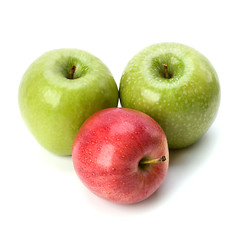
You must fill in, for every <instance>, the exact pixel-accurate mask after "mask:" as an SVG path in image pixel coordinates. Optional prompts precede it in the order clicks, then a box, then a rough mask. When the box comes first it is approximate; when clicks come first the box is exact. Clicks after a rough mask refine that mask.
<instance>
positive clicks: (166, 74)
mask: <svg viewBox="0 0 240 240" xmlns="http://www.w3.org/2000/svg"><path fill="white" fill-rule="evenodd" d="M163 67H164V72H163V74H164V77H165V78H168V79H169V78H171V76H170V74H169V72H168V66H167V64H163Z"/></svg>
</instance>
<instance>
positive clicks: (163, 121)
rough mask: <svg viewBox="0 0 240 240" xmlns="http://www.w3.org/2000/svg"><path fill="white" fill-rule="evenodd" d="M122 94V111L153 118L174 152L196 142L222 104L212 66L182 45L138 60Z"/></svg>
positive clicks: (147, 52)
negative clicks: (130, 110) (123, 109)
mask: <svg viewBox="0 0 240 240" xmlns="http://www.w3.org/2000/svg"><path fill="white" fill-rule="evenodd" d="M119 92H120V101H121V106H122V107H126V108H132V109H136V110H139V111H142V112H144V113H147V114H148V115H150V116H151V117H152V118H154V119H155V120H156V121H157V122H158V123H159V124H160V125H161V127H162V128H163V130H164V132H165V134H166V136H167V140H168V145H169V148H171V149H177V148H183V147H187V146H189V145H191V144H193V143H194V142H196V141H197V140H198V139H199V138H200V137H201V136H202V135H203V134H204V133H205V132H206V131H207V130H208V129H209V127H210V126H211V124H212V123H213V121H214V119H215V117H216V115H217V111H218V108H219V103H220V85H219V80H218V76H217V73H216V71H215V70H214V68H213V66H212V65H211V63H210V62H209V60H208V59H207V58H206V57H204V56H203V55H202V54H201V53H199V52H198V51H196V50H195V49H193V48H191V47H189V46H186V45H183V44H179V43H159V44H154V45H151V46H149V47H147V48H145V49H143V50H142V51H140V52H139V53H138V54H136V55H135V56H134V57H133V58H132V59H131V60H130V61H129V63H128V65H127V66H126V68H125V70H124V72H123V75H122V77H121V81H120V89H119Z"/></svg>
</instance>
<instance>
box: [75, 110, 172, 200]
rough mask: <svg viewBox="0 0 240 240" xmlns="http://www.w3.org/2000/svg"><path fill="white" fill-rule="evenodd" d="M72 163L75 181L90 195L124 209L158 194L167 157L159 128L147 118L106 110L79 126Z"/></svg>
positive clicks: (138, 114) (143, 114)
mask: <svg viewBox="0 0 240 240" xmlns="http://www.w3.org/2000/svg"><path fill="white" fill-rule="evenodd" d="M72 159H73V165H74V169H75V171H76V173H77V175H78V176H79V178H80V179H81V180H82V182H83V183H84V184H85V185H86V186H87V187H88V188H89V189H90V190H91V191H92V192H93V193H94V194H96V195H98V196H99V197H102V198H104V199H107V200H109V201H112V202H115V203H122V204H130V203H136V202H140V201H142V200H144V199H146V198H148V197H149V196H150V195H152V194H153V193H154V192H155V191H156V190H157V189H158V188H159V186H160V185H161V183H162V182H163V180H164V178H165V176H166V174H167V171H168V165H169V152H168V144H167V139H166V136H165V134H164V132H163V130H162V128H161V127H160V125H159V124H158V123H157V122H156V121H154V120H153V119H152V118H151V117H149V116H148V115H146V114H145V113H142V112H140V111H136V110H132V109H124V108H109V109H104V110H101V111H99V112H97V113H95V114H93V115H92V116H91V117H90V118H88V119H87V120H86V121H85V122H84V124H83V125H82V126H81V128H80V130H79V132H78V134H77V136H76V138H75V140H74V144H73V152H72Z"/></svg>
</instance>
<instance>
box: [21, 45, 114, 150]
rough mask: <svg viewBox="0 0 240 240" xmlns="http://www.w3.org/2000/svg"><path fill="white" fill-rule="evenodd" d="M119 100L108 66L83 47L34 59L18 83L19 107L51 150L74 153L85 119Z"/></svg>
mask: <svg viewBox="0 0 240 240" xmlns="http://www.w3.org/2000/svg"><path fill="white" fill-rule="evenodd" d="M117 104H118V89H117V85H116V82H115V81H114V79H113V76H112V74H111V72H110V71H109V69H108V68H107V67H106V66H105V65H104V63H103V62H102V61H100V60H99V59H98V58H96V57H95V56H93V55H91V54H90V53H88V52H85V51H82V50H78V49H56V50H52V51H49V52H47V53H45V54H43V55H42V56H40V57H39V58H38V59H37V60H35V61H34V62H33V63H32V64H31V65H30V67H29V68H28V69H27V71H26V72H25V74H24V76H23V78H22V81H21V84H20V87H19V107H20V111H21V114H22V117H23V119H24V121H25V123H26V124H27V126H28V128H29V130H30V132H31V133H32V134H33V136H34V137H35V138H36V139H37V141H38V142H39V143H40V144H41V145H42V146H43V147H44V148H46V149H47V150H49V151H51V152H53V153H55V154H58V155H71V154H72V144H73V140H74V138H75V135H76V134H77V132H78V130H79V128H80V126H81V125H82V123H83V122H84V121H85V120H86V119H87V118H88V117H89V116H90V115H92V114H93V113H95V112H97V111H99V110H101V109H105V108H110V107H116V106H117Z"/></svg>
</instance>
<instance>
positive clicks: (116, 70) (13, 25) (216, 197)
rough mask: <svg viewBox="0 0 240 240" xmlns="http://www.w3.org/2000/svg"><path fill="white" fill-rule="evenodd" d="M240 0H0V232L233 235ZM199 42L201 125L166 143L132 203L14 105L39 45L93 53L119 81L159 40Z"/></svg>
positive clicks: (1, 235) (239, 130) (239, 174)
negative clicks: (210, 74) (215, 80)
mask: <svg viewBox="0 0 240 240" xmlns="http://www.w3.org/2000/svg"><path fill="white" fill-rule="evenodd" d="M238 2H239V1H237V0H236V1H233V0H228V1H211V0H207V1H205V0H201V1H186V0H181V1H177V0H176V1H173V0H164V1H151V0H147V1H140V0H139V1H131V0H128V1H124V0H121V1H105V0H101V1H97V0H96V1H91V0H88V1H81V0H79V1H72V0H69V1H61V0H59V1H50V0H48V1H45V0H42V1H26V0H21V1H17V0H16V1H11V0H10V1H1V3H0V30H1V37H0V43H1V44H0V69H1V77H0V78H1V85H0V104H1V105H0V110H1V117H0V121H1V124H0V137H1V145H0V146H1V155H0V158H1V159H0V194H1V196H0V239H3V240H5V239H7V240H8V239H25V240H28V239H31V240H32V239H47V240H48V239H51V240H52V239H58V240H59V239H69V240H72V239H106V240H108V239H231V240H232V239H240V233H239V231H240V230H239V225H240V224H239V223H240V217H239V216H240V207H239V204H240V197H239V189H240V188H239V185H240V157H239V134H240V127H239V123H240V117H239V114H238V112H239V103H240V94H239V88H240V77H239V67H240V59H239V56H240V47H239V42H240V37H239V35H238V33H239V23H240V17H239V7H238V5H237V3H238ZM167 41H171V42H180V43H184V44H187V45H189V46H191V47H194V48H195V49H197V50H198V51H200V52H201V53H203V54H204V55H205V56H206V57H207V58H208V59H209V60H210V61H211V62H212V64H213V65H214V67H215V69H216V71H217V72H218V75H219V79H220V84H221V91H222V94H221V95H222V97H221V106H220V109H219V113H218V116H217V119H216V121H215V122H214V124H213V125H212V127H211V128H210V129H209V131H208V132H207V134H205V135H204V137H202V138H201V140H200V141H198V142H197V143H196V144H195V145H193V146H192V147H190V148H188V149H184V150H179V151H175V152H171V153H170V168H169V172H168V175H167V178H166V180H165V182H164V183H163V185H162V186H161V188H160V189H159V190H158V191H157V192H156V193H155V194H154V195H153V196H152V197H150V198H149V199H147V200H146V201H143V202H141V203H139V204H134V205H118V204H113V203H110V202H108V201H106V200H103V199H100V198H98V197H96V196H95V195H93V194H92V193H91V192H89V191H88V190H87V189H86V188H85V187H84V186H83V185H82V183H81V182H80V181H79V180H78V178H77V176H76V174H75V172H74V169H73V165H72V160H71V157H58V156H55V155H53V154H51V153H49V152H47V151H46V150H44V149H43V148H42V147H41V146H40V145H39V144H38V143H37V142H36V141H35V139H34V138H33V137H32V136H31V134H30V133H29V132H28V130H27V128H26V126H25V124H24V123H23V120H22V118H21V116H20V113H19V108H18V87H19V84H20V81H21V77H22V75H23V73H24V72H25V70H26V69H27V67H28V66H29V65H30V64H31V63H32V61H34V60H35V59H36V58H37V57H39V56H40V55H41V54H43V53H44V52H46V51H48V50H52V49H56V48H63V47H64V48H66V47H71V48H72V47H73V48H79V49H82V50H86V51H88V52H90V53H92V54H94V55H95V56H97V57H99V58H100V59H101V60H102V61H103V62H104V63H105V64H106V65H107V66H108V67H109V69H110V70H111V72H112V74H113V76H114V78H115V80H116V82H117V83H118V84H119V81H120V77H121V74H122V72H123V69H124V67H125V66H126V64H127V62H128V61H129V60H130V58H132V57H133V55H135V54H136V53H137V52H138V51H140V50H141V49H143V48H145V47H147V46H149V45H151V44H153V43H158V42H167Z"/></svg>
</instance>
